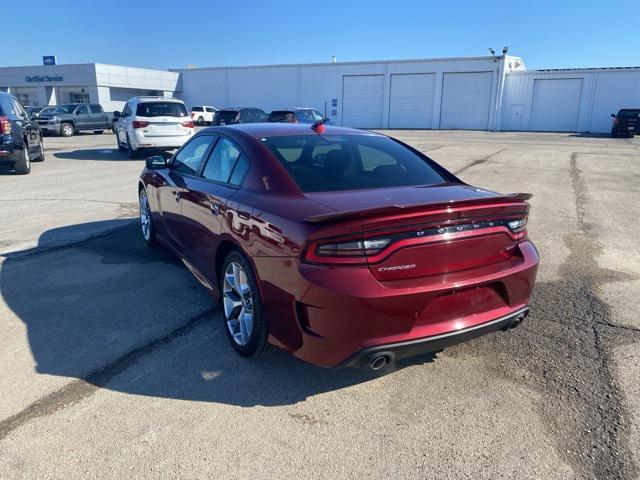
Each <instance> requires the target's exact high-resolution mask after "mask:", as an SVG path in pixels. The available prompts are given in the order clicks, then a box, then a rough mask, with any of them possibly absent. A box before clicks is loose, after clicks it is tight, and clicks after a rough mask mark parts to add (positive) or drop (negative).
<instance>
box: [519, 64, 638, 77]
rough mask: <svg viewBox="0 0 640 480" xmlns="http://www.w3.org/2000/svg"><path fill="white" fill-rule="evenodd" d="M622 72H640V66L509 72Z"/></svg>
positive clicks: (520, 73)
mask: <svg viewBox="0 0 640 480" xmlns="http://www.w3.org/2000/svg"><path fill="white" fill-rule="evenodd" d="M611 70H614V71H620V70H632V71H638V70H640V66H638V67H584V68H540V69H537V70H515V71H512V72H507V73H509V75H512V74H517V75H526V74H531V73H574V72H575V73H577V72H606V71H611Z"/></svg>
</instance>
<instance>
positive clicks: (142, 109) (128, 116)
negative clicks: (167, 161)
mask: <svg viewBox="0 0 640 480" xmlns="http://www.w3.org/2000/svg"><path fill="white" fill-rule="evenodd" d="M114 115H115V116H116V117H117V118H118V120H117V122H116V126H115V128H116V143H117V145H118V150H120V151H122V152H128V155H129V158H135V157H136V156H137V155H138V153H140V152H141V151H144V150H145V149H148V148H160V149H164V150H171V149H174V148H179V147H181V146H182V145H183V144H184V142H186V141H187V140H189V138H191V136H192V135H193V133H194V128H193V120H191V118H190V117H189V113H188V112H187V107H185V105H184V102H182V101H181V100H178V99H176V98H170V97H134V98H132V99H130V100H129V101H128V102H127V103H126V105H125V106H124V109H123V110H122V113H120V112H115V113H114Z"/></svg>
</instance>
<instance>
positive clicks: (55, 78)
mask: <svg viewBox="0 0 640 480" xmlns="http://www.w3.org/2000/svg"><path fill="white" fill-rule="evenodd" d="M24 81H25V82H27V83H34V82H37V83H41V82H64V77H61V76H60V75H32V76H29V75H27V76H25V77H24Z"/></svg>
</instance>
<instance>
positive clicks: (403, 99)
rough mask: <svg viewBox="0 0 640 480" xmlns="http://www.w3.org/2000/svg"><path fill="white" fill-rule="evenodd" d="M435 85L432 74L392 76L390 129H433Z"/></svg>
mask: <svg viewBox="0 0 640 480" xmlns="http://www.w3.org/2000/svg"><path fill="white" fill-rule="evenodd" d="M435 83H436V76H435V75H434V74H432V73H420V74H407V75H405V74H397V75H391V96H390V98H389V128H431V122H432V120H433V92H434V89H435Z"/></svg>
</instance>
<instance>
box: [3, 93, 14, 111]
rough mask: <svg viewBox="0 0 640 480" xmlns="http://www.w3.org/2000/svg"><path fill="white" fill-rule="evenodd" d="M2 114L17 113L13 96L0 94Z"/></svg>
mask: <svg viewBox="0 0 640 480" xmlns="http://www.w3.org/2000/svg"><path fill="white" fill-rule="evenodd" d="M0 115H15V113H14V111H13V104H12V103H11V97H10V96H8V95H0Z"/></svg>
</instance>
